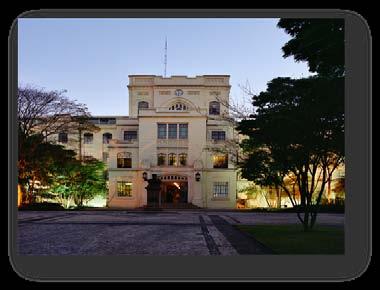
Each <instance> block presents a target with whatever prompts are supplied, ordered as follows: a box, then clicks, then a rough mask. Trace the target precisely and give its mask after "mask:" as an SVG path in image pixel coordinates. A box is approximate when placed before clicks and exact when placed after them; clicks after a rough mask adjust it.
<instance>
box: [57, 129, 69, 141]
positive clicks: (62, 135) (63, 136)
mask: <svg viewBox="0 0 380 290" xmlns="http://www.w3.org/2000/svg"><path fill="white" fill-rule="evenodd" d="M67 141H68V138H67V133H65V132H60V133H58V142H60V143H67Z"/></svg>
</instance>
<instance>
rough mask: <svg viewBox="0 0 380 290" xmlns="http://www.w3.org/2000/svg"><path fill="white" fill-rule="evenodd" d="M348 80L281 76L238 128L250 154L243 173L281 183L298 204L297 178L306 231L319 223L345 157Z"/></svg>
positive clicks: (256, 100)
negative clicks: (289, 183) (331, 182)
mask: <svg viewBox="0 0 380 290" xmlns="http://www.w3.org/2000/svg"><path fill="white" fill-rule="evenodd" d="M342 81H343V79H341V78H339V79H331V78H324V77H310V78H307V79H298V80H294V79H291V78H277V79H274V80H272V81H271V82H269V83H268V88H267V90H266V91H265V92H261V93H260V94H258V95H255V96H254V97H253V106H254V107H255V109H256V110H255V114H254V115H253V116H252V118H251V119H249V120H248V119H247V120H243V121H241V123H240V125H239V126H238V130H239V131H240V132H241V133H242V134H244V135H247V136H248V137H249V139H247V140H245V141H243V142H242V148H243V150H244V151H245V152H246V153H248V157H247V158H246V159H245V160H244V161H243V162H242V163H241V167H242V176H243V177H244V178H248V179H250V180H253V181H255V183H257V184H259V185H264V186H269V185H273V186H276V187H281V188H282V189H283V190H284V191H285V192H286V193H287V195H288V197H289V199H290V200H291V201H292V203H293V205H297V204H296V201H295V199H294V194H292V193H291V192H290V191H289V187H288V186H286V178H289V177H290V178H294V182H295V183H294V184H295V185H296V187H297V188H298V191H299V193H300V197H301V204H300V206H301V207H300V210H301V211H302V212H303V217H302V216H301V214H300V212H299V213H298V218H299V219H300V221H301V222H302V224H303V225H304V229H305V230H309V229H311V228H312V227H313V226H314V224H315V221H316V217H317V213H318V208H319V204H320V201H321V197H322V194H323V191H324V188H325V185H326V183H327V182H328V180H330V178H331V175H332V173H333V172H334V170H335V169H336V168H337V167H338V166H339V165H340V164H341V163H342V162H343V161H344V110H343V109H344V108H343V101H341V100H338V99H337V98H336V96H337V95H338V96H339V95H342V93H341V89H342V88H343V86H342V83H341V82H342Z"/></svg>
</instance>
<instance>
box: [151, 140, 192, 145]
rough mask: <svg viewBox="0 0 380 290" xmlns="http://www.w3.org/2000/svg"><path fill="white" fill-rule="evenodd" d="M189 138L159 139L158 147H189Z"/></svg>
mask: <svg viewBox="0 0 380 290" xmlns="http://www.w3.org/2000/svg"><path fill="white" fill-rule="evenodd" d="M188 145H189V141H188V140H187V139H157V147H188Z"/></svg>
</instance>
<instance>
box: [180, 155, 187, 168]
mask: <svg viewBox="0 0 380 290" xmlns="http://www.w3.org/2000/svg"><path fill="white" fill-rule="evenodd" d="M183 156H184V157H185V159H184V160H185V163H184V164H182V162H181V159H182V157H183ZM178 165H179V166H187V153H180V154H178Z"/></svg>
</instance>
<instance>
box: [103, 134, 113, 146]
mask: <svg viewBox="0 0 380 290" xmlns="http://www.w3.org/2000/svg"><path fill="white" fill-rule="evenodd" d="M111 139H112V134H111V133H104V134H103V144H108V143H109V142H110V140H111Z"/></svg>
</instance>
